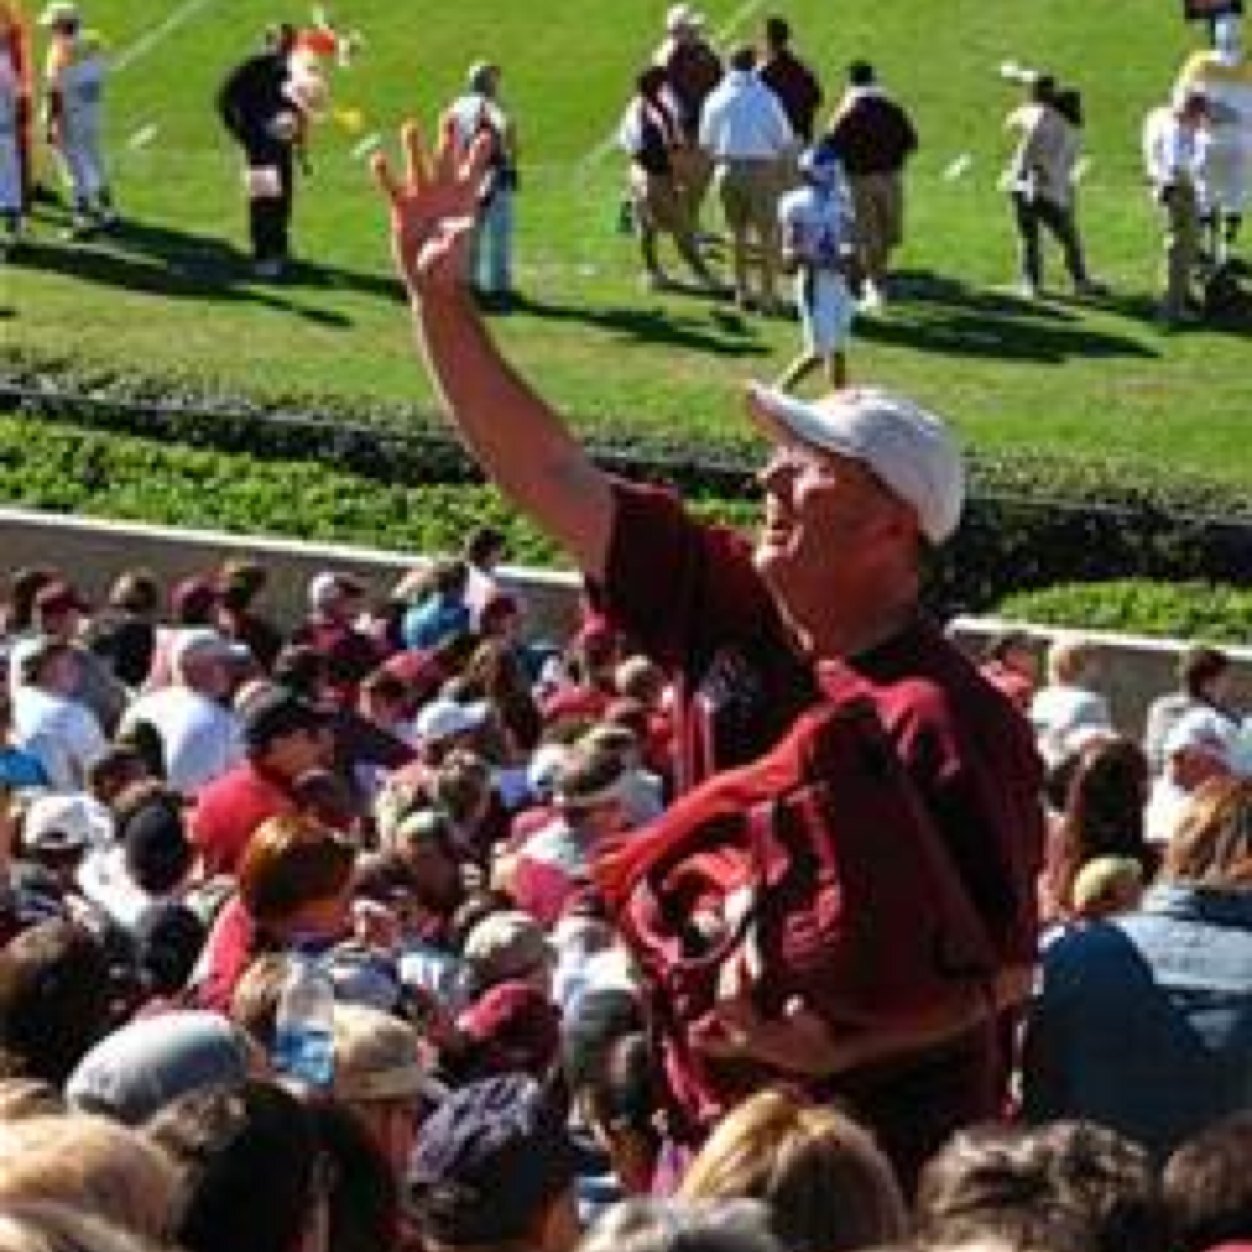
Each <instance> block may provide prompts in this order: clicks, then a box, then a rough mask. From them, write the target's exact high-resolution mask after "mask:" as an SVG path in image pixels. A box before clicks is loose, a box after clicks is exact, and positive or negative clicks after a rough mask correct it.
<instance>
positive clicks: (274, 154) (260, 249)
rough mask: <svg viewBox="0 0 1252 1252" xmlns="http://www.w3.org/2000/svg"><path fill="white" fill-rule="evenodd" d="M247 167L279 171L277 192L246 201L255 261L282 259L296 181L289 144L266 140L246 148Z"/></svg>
mask: <svg viewBox="0 0 1252 1252" xmlns="http://www.w3.org/2000/svg"><path fill="white" fill-rule="evenodd" d="M247 158H248V169H249V170H258V169H275V170H277V171H278V182H279V191H280V194H279V195H277V196H273V197H262V198H259V199H258V198H257V197H256V196H252V197H250V198H249V200H248V230H249V233H250V235H251V237H252V255H253V257H254V258H255V259H256V260H258V261H285V260H286V259H287V256H288V253H289V251H290V242H289V237H288V236H289V230H290V227H291V207H292V194H293V188H294V184H295V179H294V161H293V159H292V152H291V145H290V144H285V143H275V142H272V141H266V142H264V143H254V144H251V145H249V146H248V148H247Z"/></svg>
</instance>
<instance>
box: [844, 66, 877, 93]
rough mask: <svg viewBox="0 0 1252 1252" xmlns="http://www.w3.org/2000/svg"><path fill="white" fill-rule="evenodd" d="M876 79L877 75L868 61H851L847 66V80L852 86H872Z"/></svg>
mask: <svg viewBox="0 0 1252 1252" xmlns="http://www.w3.org/2000/svg"><path fill="white" fill-rule="evenodd" d="M877 81H878V75H877V74H876V73H875V71H874V67H873V66H872V65H871V64H870V63H869V62H868V61H853V62H852V63H851V64H850V65H849V66H848V82H849V83H850V84H851V85H852V86H853V87H872V86H873V85H874V84H875V83H876V82H877Z"/></svg>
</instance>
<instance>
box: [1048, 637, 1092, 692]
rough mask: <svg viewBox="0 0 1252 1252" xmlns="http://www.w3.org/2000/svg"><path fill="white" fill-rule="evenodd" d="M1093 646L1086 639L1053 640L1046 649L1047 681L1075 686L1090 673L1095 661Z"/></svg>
mask: <svg viewBox="0 0 1252 1252" xmlns="http://www.w3.org/2000/svg"><path fill="white" fill-rule="evenodd" d="M1095 655H1096V650H1095V647H1094V645H1092V644H1091V643H1089V642H1088V641H1087V640H1086V639H1077V638H1060V639H1054V640H1053V641H1052V643H1051V644H1050V645H1049V647H1048V661H1047V669H1048V681H1049V682H1050V683H1055V684H1060V685H1076V684H1078V683H1079V682H1080V680H1082V679H1083V678H1085V677H1086V676H1087V674H1088V673H1089V672H1090V669H1091V666H1092V663H1093V662H1094V661H1095Z"/></svg>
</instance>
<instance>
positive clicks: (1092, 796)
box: [1053, 736, 1149, 907]
mask: <svg viewBox="0 0 1252 1252" xmlns="http://www.w3.org/2000/svg"><path fill="white" fill-rule="evenodd" d="M1147 799H1148V760H1147V757H1146V756H1145V755H1144V752H1143V749H1142V748H1140V747H1139V745H1138V744H1137V743H1135V742H1134V740H1132V739H1127V738H1123V737H1121V736H1113V737H1110V738H1107V739H1102V740H1099V741H1098V742H1096V743H1093V744H1091V745H1090V746H1089V747H1088V748H1086V749H1084V750H1083V751H1082V752H1080V753H1079V756H1078V762H1077V765H1076V767H1075V769H1074V772H1073V775H1072V777H1071V779H1070V782H1069V790H1068V794H1067V796H1066V800H1065V810H1064V813H1063V816H1062V819H1061V823H1060V825H1059V827H1058V828H1057V832H1056V849H1055V857H1054V862H1055V869H1054V875H1053V878H1054V882H1053V893H1054V894H1055V896H1056V898H1057V900H1058V901H1059V902H1060V904H1061V905H1062V906H1063V907H1068V906H1069V905H1070V904H1071V903H1072V900H1071V893H1072V890H1073V885H1074V880H1075V878H1076V877H1077V875H1078V874H1079V873H1080V872H1081V870H1082V868H1083V866H1084V865H1085V864H1087V862H1088V861H1091V860H1094V859H1095V858H1096V857H1131V858H1133V859H1135V860H1136V861H1138V862H1139V863H1141V864H1142V865H1143V867H1144V868H1145V869H1146V868H1147V867H1148V863H1149V855H1148V850H1147V845H1146V843H1145V841H1144V832H1143V827H1144V822H1143V813H1144V805H1145V804H1146V803H1147Z"/></svg>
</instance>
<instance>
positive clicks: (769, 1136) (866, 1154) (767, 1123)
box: [678, 1091, 907, 1252]
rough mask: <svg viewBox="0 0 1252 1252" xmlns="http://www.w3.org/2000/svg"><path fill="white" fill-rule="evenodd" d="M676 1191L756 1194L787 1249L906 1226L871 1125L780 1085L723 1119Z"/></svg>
mask: <svg viewBox="0 0 1252 1252" xmlns="http://www.w3.org/2000/svg"><path fill="white" fill-rule="evenodd" d="M678 1194H679V1195H680V1196H681V1197H683V1198H684V1199H688V1200H709V1199H729V1198H733V1197H739V1196H746V1197H749V1198H751V1199H757V1200H761V1201H763V1202H764V1203H765V1204H766V1205H767V1206H768V1207H769V1210H770V1215H771V1221H772V1225H773V1229H774V1233H775V1234H776V1235H777V1236H778V1238H779V1240H780V1242H781V1243H782V1244H783V1246H784V1247H785V1248H786V1249H787V1252H843V1250H844V1249H852V1248H860V1247H865V1246H867V1245H870V1244H876V1243H885V1242H891V1241H892V1240H894V1239H899V1238H902V1237H903V1236H904V1234H905V1233H906V1231H907V1217H906V1212H905V1207H904V1199H903V1197H902V1195H901V1193H900V1188H899V1186H898V1184H897V1183H896V1180H895V1175H894V1174H893V1173H892V1170H891V1166H890V1165H889V1164H888V1162H887V1159H886V1157H884V1156H883V1154H882V1153H881V1152H880V1151H879V1149H878V1147H877V1145H876V1144H875V1143H874V1140H873V1137H872V1136H871V1135H870V1133H869V1132H868V1131H867V1130H864V1129H863V1128H862V1127H861V1126H859V1125H858V1124H857V1123H856V1122H854V1121H852V1119H851V1118H849V1117H846V1116H844V1115H843V1114H842V1113H839V1112H837V1111H836V1110H834V1109H830V1108H822V1107H819V1106H817V1105H813V1104H809V1103H807V1102H805V1101H803V1100H801V1099H800V1098H798V1097H796V1096H794V1095H792V1094H791V1093H789V1092H786V1091H763V1092H760V1093H758V1094H757V1095H755V1096H753V1097H751V1099H749V1100H746V1101H744V1103H743V1104H741V1105H739V1106H738V1108H736V1109H734V1110H733V1111H732V1112H731V1113H730V1115H729V1116H728V1117H726V1118H725V1119H723V1121H722V1122H721V1124H720V1125H719V1126H718V1127H717V1129H716V1130H715V1131H714V1132H713V1134H712V1135H711V1136H710V1138H709V1139H708V1141H707V1142H706V1143H705V1145H704V1147H703V1148H702V1149H701V1150H700V1153H699V1155H698V1156H697V1157H696V1159H695V1160H694V1161H693V1162H692V1165H691V1168H690V1169H689V1170H688V1171H687V1175H686V1177H685V1178H684V1180H683V1183H682V1186H681V1187H680V1188H679V1191H678Z"/></svg>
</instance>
